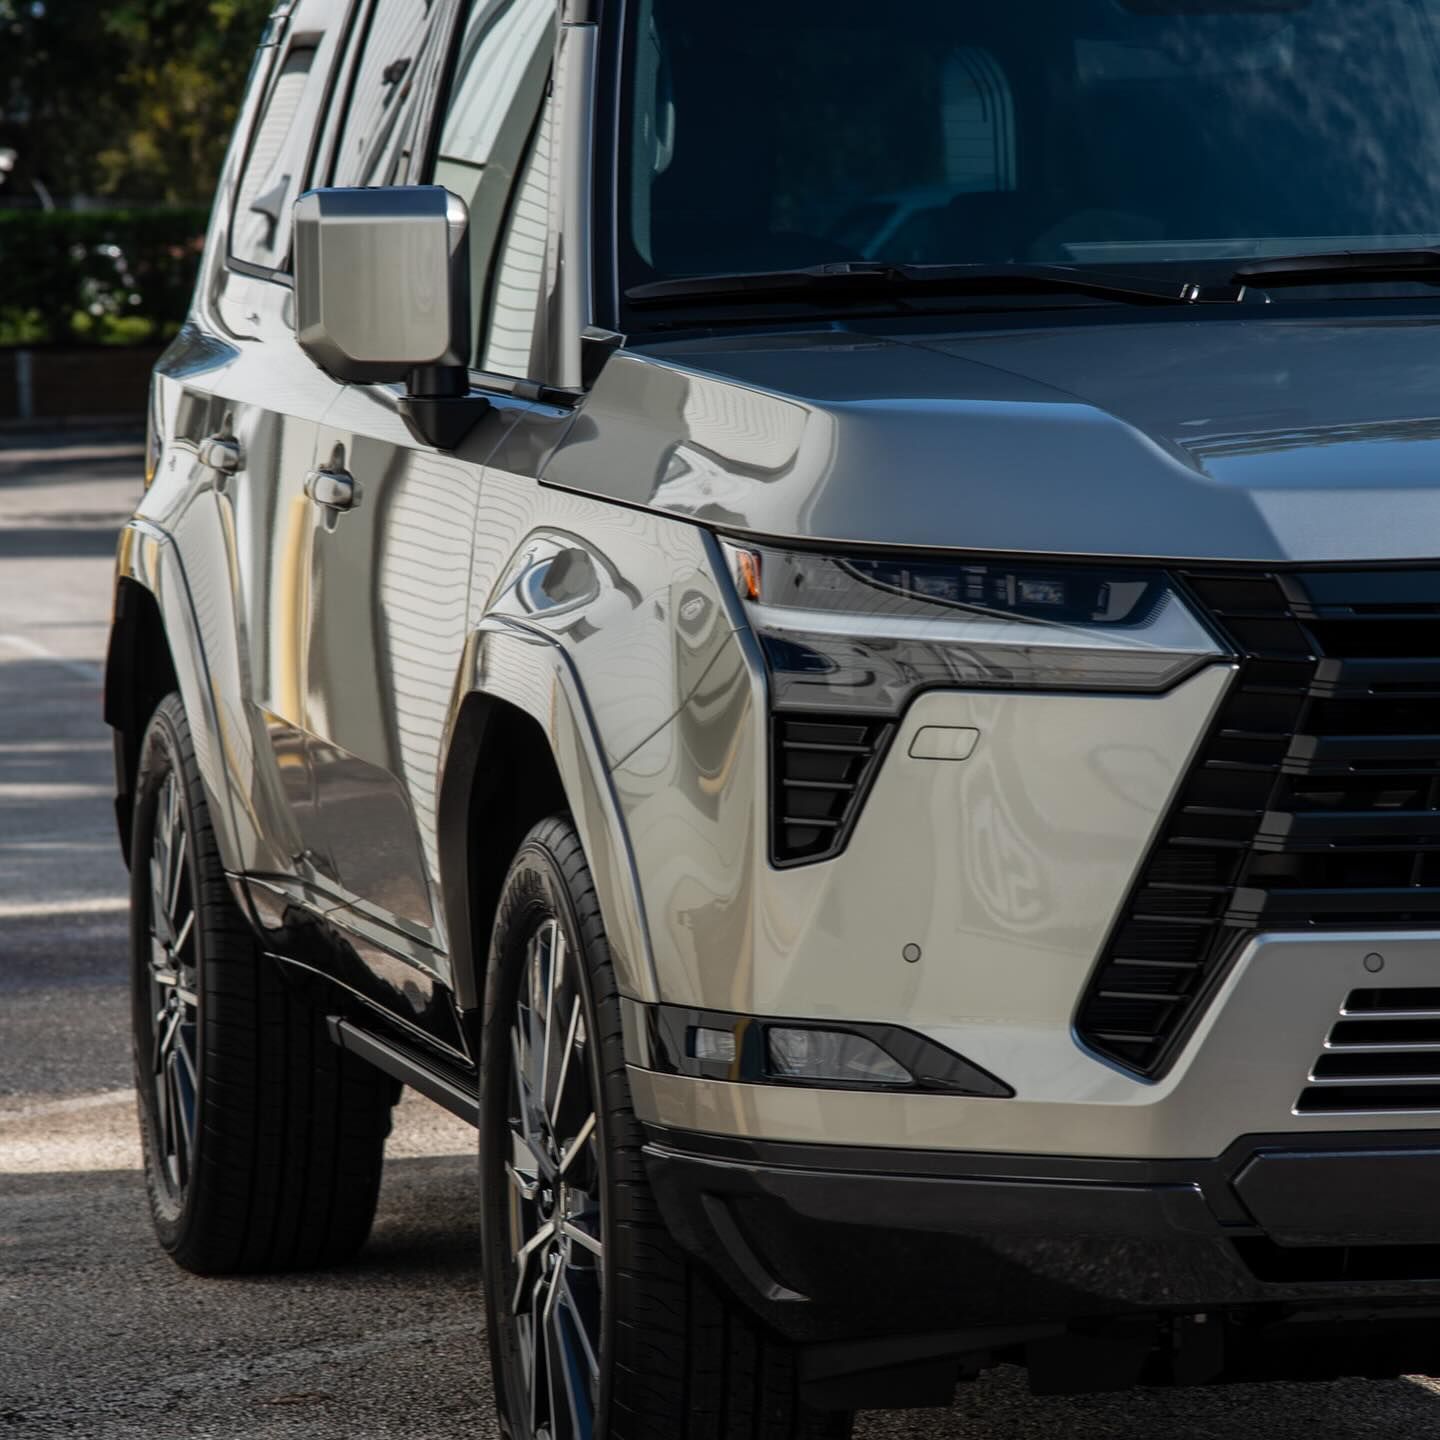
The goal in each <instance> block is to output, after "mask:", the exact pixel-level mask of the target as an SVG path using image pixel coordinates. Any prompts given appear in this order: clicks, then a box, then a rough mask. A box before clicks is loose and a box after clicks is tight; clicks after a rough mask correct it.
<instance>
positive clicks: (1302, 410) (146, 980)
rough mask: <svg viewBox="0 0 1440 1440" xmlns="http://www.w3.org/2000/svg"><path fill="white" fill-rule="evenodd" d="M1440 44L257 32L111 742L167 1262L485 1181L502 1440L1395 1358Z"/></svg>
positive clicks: (1437, 37) (1164, 15)
mask: <svg viewBox="0 0 1440 1440" xmlns="http://www.w3.org/2000/svg"><path fill="white" fill-rule="evenodd" d="M1437 57H1440V5H1436V4H1432V3H1429V0H1425V3H1415V0H1374V3H1371V4H1367V5H1364V6H1360V5H1356V4H1354V3H1353V0H1064V3H1061V0H1012V3H1008V4H1004V5H1001V4H992V5H957V4H955V3H954V0H891V3H889V4H887V5H883V6H877V5H875V4H873V3H871V0H824V3H823V4H818V3H816V4H812V3H810V0H791V3H788V4H786V3H776V0H730V3H727V4H723V5H721V4H704V3H701V0H561V3H558V4H557V0H469V3H464V0H291V3H287V4H282V5H281V7H280V8H279V10H278V11H277V12H276V14H275V17H274V19H273V20H272V21H271V24H270V27H269V30H268V32H267V34H266V36H265V38H264V43H263V44H262V46H261V49H260V52H259V55H258V57H257V60H256V64H255V69H254V75H253V79H252V81H251V84H250V88H249V93H248V95H247V97H246V99H245V102H244V107H243V110H242V113H241V118H240V122H239V126H238V129H237V131H236V141H235V145H234V148H233V151H232V154H231V157H230V160H229V163H228V165H227V167H226V170H225V172H224V175H223V178H222V181H221V184H220V188H219V194H218V199H217V202H216V207H215V214H214V221H213V224H212V226H211V230H210V236H209V242H208V246H207V249H206V253H205V259H204V265H203V273H202V276H201V280H200V284H199V287H198V290H197V293H196V296H195V301H194V309H193V312H192V314H191V317H190V320H189V323H188V325H187V326H186V328H185V329H184V332H183V333H182V334H181V336H180V337H179V339H178V340H177V341H176V342H175V344H174V346H173V347H172V348H171V349H170V351H169V353H168V354H167V355H166V356H165V358H164V360H163V361H162V362H161V364H160V366H159V368H158V370H157V372H156V377H155V384H154V391H153V402H152V414H151V424H150V442H149V455H148V472H147V476H146V491H145V495H144V498H143V500H142V502H141V504H140V506H139V508H138V510H137V511H136V514H135V516H134V519H133V520H132V521H131V522H130V524H129V525H128V526H127V528H126V529H125V531H124V534H123V537H122V539H121V543H120V552H119V567H118V589H117V595H116V609H115V617H116V618H115V626H114V633H113V641H112V649H111V658H110V666H109V676H108V684H107V707H108V718H109V721H110V723H111V724H112V726H113V727H114V730H115V737H116V758H117V772H118V781H119V799H118V813H119V819H120V828H121V835H122V839H123V843H124V845H125V848H126V853H127V856H128V859H129V861H130V865H131V870H132V873H133V876H134V891H133V913H134V922H133V939H134V966H133V976H134V991H133V993H134V1022H135V1056H136V1069H137V1074H138V1083H139V1089H140V1095H141V1115H142V1122H143V1128H144V1136H145V1153H146V1166H147V1169H146V1174H147V1177H148V1184H149V1190H150V1198H151V1203H152V1206H153V1210H154V1215H155V1224H156V1228H157V1231H158V1233H159V1237H160V1241H161V1243H162V1245H163V1246H164V1247H165V1249H166V1250H168V1251H169V1252H170V1253H171V1254H172V1255H173V1256H174V1257H175V1259H176V1260H177V1261H178V1262H179V1263H180V1264H182V1265H184V1266H186V1267H188V1268H190V1269H192V1270H196V1271H200V1272H203V1273H226V1272H234V1271H246V1270H259V1269H273V1268H283V1267H291V1266H310V1265H315V1264H320V1263H325V1262H333V1261H339V1260H343V1259H344V1258H346V1257H347V1256H349V1255H351V1254H353V1253H354V1251H355V1250H356V1249H357V1247H359V1246H360V1245H361V1244H362V1243H363V1241H364V1239H365V1235H366V1232H367V1229H368V1227H369V1225H370V1222H371V1217H372V1213H373V1211H374V1208H375V1200H376V1189H377V1184H378V1181H379V1175H380V1167H381V1159H382V1152H383V1147H384V1143H385V1135H386V1132H387V1129H388V1126H389V1118H390V1110H391V1106H392V1104H393V1102H394V1100H395V1098H396V1096H397V1094H398V1089H399V1085H401V1084H403V1085H408V1086H411V1087H413V1088H414V1089H415V1090H417V1091H420V1092H421V1093H423V1094H425V1095H428V1096H430V1097H431V1098H433V1099H434V1100H436V1101H438V1102H439V1103H440V1104H442V1105H444V1106H447V1107H449V1108H450V1109H451V1110H453V1111H455V1112H456V1113H457V1114H459V1115H462V1116H465V1117H468V1118H469V1119H471V1120H473V1121H475V1122H476V1124H477V1126H478V1130H479V1137H480V1139H479V1145H480V1156H481V1179H482V1184H483V1194H482V1196H481V1198H480V1209H481V1216H482V1226H483V1237H484V1265H485V1275H486V1286H485V1292H486V1307H487V1314H488V1323H489V1335H490V1341H491V1345H492V1347H493V1362H494V1376H495V1389H496V1394H497V1398H498V1404H499V1407H500V1411H501V1414H502V1416H503V1419H504V1423H505V1426H506V1433H507V1434H509V1435H511V1436H513V1437H515V1440H562V1437H594V1436H608V1437H611V1440H676V1437H682V1440H700V1437H704V1440H717V1437H723V1440H793V1437H811V1440H815V1437H834V1436H842V1435H844V1434H845V1433H846V1432H847V1430H848V1424H849V1422H848V1418H847V1416H848V1414H849V1412H852V1411H854V1410H855V1409H859V1408H867V1407H872V1406H882V1405H883V1406H892V1405H935V1404H944V1403H948V1402H949V1400H950V1399H951V1397H952V1395H953V1392H954V1387H955V1385H956V1382H957V1380H964V1379H967V1378H970V1377H973V1376H974V1375H976V1374H977V1373H979V1372H980V1371H981V1370H983V1369H984V1368H986V1367H988V1366H992V1365H996V1364H1001V1363H1019V1364H1023V1365H1025V1366H1027V1367H1028V1370H1029V1374H1030V1379H1031V1382H1032V1384H1033V1385H1034V1387H1035V1388H1036V1389H1038V1390H1040V1391H1045V1392H1052V1393H1053V1392H1070V1391H1082V1390H1091V1389H1105V1388H1111V1389H1113V1388H1123V1387H1127V1386H1130V1385H1134V1384H1137V1383H1144V1384H1192V1383H1205V1382H1211V1381H1216V1380H1222V1379H1236V1378H1249V1379H1254V1378H1265V1377H1292V1378H1297V1377H1298V1378H1303V1377H1320V1376H1332V1375H1337V1374H1347V1375H1389V1374H1395V1373H1398V1372H1403V1371H1408V1370H1414V1369H1421V1368H1426V1367H1432V1368H1433V1361H1434V1347H1435V1344H1436V1342H1437V1340H1440V1335H1437V1328H1440V1322H1437V1320H1436V1316H1437V1314H1440V1204H1437V1194H1440V1121H1437V1117H1440V561H1437V559H1436V558H1435V556H1436V554H1437V551H1440V540H1437V536H1440V418H1437V417H1440V300H1437V291H1436V285H1437V284H1440V167H1437V166H1436V165H1435V163H1434V156H1435V155H1436V154H1437V153H1440V145H1437V142H1440V58H1437Z"/></svg>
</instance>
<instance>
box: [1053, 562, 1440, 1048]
mask: <svg viewBox="0 0 1440 1440" xmlns="http://www.w3.org/2000/svg"><path fill="white" fill-rule="evenodd" d="M1183 578H1184V580H1185V582H1186V583H1187V585H1188V586H1189V588H1190V590H1191V591H1192V593H1193V594H1194V596H1195V597H1196V599H1197V600H1198V601H1199V602H1200V604H1201V606H1202V607H1203V608H1205V609H1207V610H1208V611H1209V613H1210V615H1211V617H1212V618H1213V620H1214V622H1215V624H1216V625H1217V627H1218V628H1219V629H1220V630H1221V631H1222V632H1224V633H1225V634H1226V635H1227V636H1228V637H1229V638H1230V640H1231V641H1232V643H1233V644H1234V646H1235V648H1236V650H1237V652H1238V653H1239V655H1240V656H1241V657H1242V658H1241V660H1240V673H1239V675H1238V677H1237V679H1236V682H1235V684H1234V686H1233V687H1232V688H1231V690H1230V692H1229V694H1228V695H1227V697H1226V699H1225V701H1224V702H1223V704H1222V707H1221V713H1220V715H1219V716H1218V718H1217V720H1216V723H1215V724H1214V726H1213V727H1212V729H1211V731H1210V734H1209V735H1208V737H1207V738H1206V740H1205V743H1204V744H1203V745H1202V747H1201V751H1200V754H1199V755H1198V756H1197V758H1196V760H1195V763H1194V765H1193V767H1192V769H1191V771H1190V774H1189V775H1188V776H1187V778H1186V781H1185V783H1184V785H1183V786H1182V788H1181V791H1180V794H1179V796H1178V798H1177V800H1176V802H1175V804H1174V806H1173V807H1172V809H1171V812H1170V814H1169V815H1168V816H1167V817H1166V820H1165V823H1164V825H1163V827H1162V829H1161V832H1160V835H1159V837H1158V839H1157V840H1156V842H1155V845H1154V847H1153V848H1152V850H1151V853H1150V855H1149V857H1148V859H1147V861H1146V864H1145V868H1144V871H1143V873H1142V875H1141V878H1140V881H1139V883H1138V884H1137V885H1136V887H1135V889H1134V891H1133V892H1132V894H1131V895H1130V897H1129V900H1128V901H1127V904H1126V908H1125V911H1124V913H1123V915H1122V917H1121V920H1120V922H1119V924H1118V925H1117V926H1116V928H1115V930H1114V933H1113V934H1112V935H1111V937H1110V940H1109V942H1108V944H1107V947H1106V951H1105V954H1104V956H1103V957H1102V960H1101V963H1100V965H1099V966H1098V968H1097V970H1096V973H1095V975H1094V976H1093V978H1092V980H1091V983H1090V986H1089V988H1088V990H1087V992H1086V994H1085V997H1084V999H1083V1001H1082V1003H1081V1007H1080V1012H1079V1016H1078V1020H1077V1026H1078V1030H1079V1033H1080V1035H1081V1037H1082V1039H1084V1041H1085V1042H1086V1044H1088V1045H1089V1046H1090V1047H1091V1048H1092V1049H1094V1050H1096V1051H1099V1052H1100V1053H1101V1054H1104V1055H1107V1056H1109V1057H1110V1058H1111V1059H1114V1060H1116V1061H1118V1062H1120V1063H1121V1064H1123V1065H1125V1066H1127V1067H1128V1068H1130V1069H1132V1070H1136V1071H1138V1072H1140V1073H1142V1074H1147V1075H1148V1074H1155V1073H1157V1072H1159V1071H1160V1070H1161V1069H1163V1067H1164V1065H1165V1064H1166V1063H1167V1061H1168V1060H1169V1059H1170V1058H1171V1056H1172V1055H1173V1052H1174V1049H1175V1047H1176V1045H1177V1044H1178V1043H1179V1042H1180V1041H1181V1040H1182V1039H1183V1038H1184V1035H1185V1034H1186V1032H1187V1029H1188V1025H1189V1022H1190V1021H1191V1020H1193V1019H1194V1018H1195V1017H1196V1016H1197V1015H1198V1013H1199V1010H1200V1007H1201V1006H1202V1004H1203V1002H1204V999H1205V997H1206V995H1207V994H1208V993H1209V991H1210V990H1211V988H1212V987H1213V985H1214V984H1215V982H1216V981H1217V980H1218V979H1219V978H1220V976H1221V975H1222V974H1223V972H1224V969H1225V967H1226V964H1227V962H1228V961H1229V960H1230V959H1231V958H1232V957H1233V956H1234V955H1235V954H1236V953H1237V952H1238V950H1239V948H1240V947H1241V945H1242V944H1243V941H1244V939H1245V938H1246V936H1247V935H1249V934H1250V933H1252V932H1253V931H1255V930H1256V929H1260V928H1263V929H1267V930H1296V929H1302V930H1303V929H1308V928H1312V927H1313V928H1344V927H1346V926H1351V927H1355V926H1364V927H1366V928H1374V927H1377V926H1387V925H1395V926H1405V925H1440V570H1434V569H1429V570H1420V569H1394V570H1366V571H1355V570H1335V571H1307V572H1303V573H1276V574H1250V575H1242V574H1219V573H1193V574H1187V575H1185V576H1184V577H1183Z"/></svg>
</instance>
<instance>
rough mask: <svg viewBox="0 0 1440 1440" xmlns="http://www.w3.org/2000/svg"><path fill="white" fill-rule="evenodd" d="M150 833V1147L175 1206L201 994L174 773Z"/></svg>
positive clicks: (196, 1074) (192, 1094)
mask: <svg viewBox="0 0 1440 1440" xmlns="http://www.w3.org/2000/svg"><path fill="white" fill-rule="evenodd" d="M153 836H154V838H153V845H152V850H151V854H150V915H149V920H150V1010H151V1016H152V1019H151V1037H152V1049H151V1061H150V1072H151V1077H152V1080H153V1084H154V1096H155V1102H154V1103H155V1115H154V1123H155V1144H156V1147H157V1149H158V1151H159V1158H160V1160H161V1165H160V1172H161V1179H162V1180H163V1182H164V1186H165V1191H166V1194H167V1196H168V1197H169V1199H170V1200H172V1201H173V1202H174V1203H175V1204H176V1205H179V1204H181V1203H183V1201H184V1198H185V1187H186V1185H187V1184H188V1183H189V1180H190V1162H191V1157H192V1156H193V1155H194V1153H195V1129H196V1101H197V1098H198V1096H199V1092H200V1067H199V1060H198V1056H197V1053H196V1035H197V1032H198V1029H199V1018H200V1017H199V1005H200V996H199V988H198V985H197V983H196V965H195V896H194V892H193V890H192V887H191V883H190V858H189V835H188V832H187V830H186V823H185V811H184V809H183V807H182V806H181V803H180V781H179V779H178V778H177V776H176V774H175V772H174V771H173V770H171V771H169V772H167V774H166V776H165V778H164V780H163V781H161V784H160V794H159V797H158V798H157V800H156V806H155V824H154V831H153Z"/></svg>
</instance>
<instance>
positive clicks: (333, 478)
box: [305, 470, 359, 510]
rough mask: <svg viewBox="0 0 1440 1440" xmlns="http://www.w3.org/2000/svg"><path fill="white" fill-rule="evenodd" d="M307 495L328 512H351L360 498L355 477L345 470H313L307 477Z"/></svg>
mask: <svg viewBox="0 0 1440 1440" xmlns="http://www.w3.org/2000/svg"><path fill="white" fill-rule="evenodd" d="M305 493H306V494H307V495H308V496H309V497H310V498H311V499H312V500H313V501H314V502H315V503H316V504H317V505H323V506H324V507H325V509H327V510H349V509H352V508H353V507H354V505H355V502H356V500H357V499H358V498H359V492H358V490H357V489H356V485H355V479H354V476H352V475H349V474H347V473H346V472H345V471H344V470H312V471H311V472H310V473H309V475H307V476H306V477H305Z"/></svg>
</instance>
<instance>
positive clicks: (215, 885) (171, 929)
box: [130, 695, 394, 1275]
mask: <svg viewBox="0 0 1440 1440" xmlns="http://www.w3.org/2000/svg"><path fill="white" fill-rule="evenodd" d="M167 837H168V838H167ZM176 837H178V843H177V838H176ZM172 854H173V856H174V857H176V863H175V864H173V865H171V863H170V859H169V856H170V855H172ZM157 894H158V895H159V898H158V899H157V898H156V896H157ZM130 917H131V918H130V950H131V998H132V1006H131V1010H132V1021H133V1024H132V1032H133V1038H134V1059H135V1085H136V1090H137V1092H138V1095H139V1110H140V1135H141V1142H142V1145H143V1147H144V1156H145V1182H146V1188H147V1189H148V1191H149V1195H150V1208H151V1213H152V1215H153V1217H154V1221H155V1232H156V1235H157V1237H158V1239H159V1241H160V1244H161V1246H162V1247H163V1248H164V1249H165V1250H166V1251H167V1252H168V1253H169V1254H170V1255H171V1257H172V1258H174V1259H175V1260H176V1261H177V1262H178V1263H179V1264H181V1265H183V1266H184V1267H185V1268H186V1269H187V1270H193V1271H196V1272H197V1273H200V1274H210V1275H217V1274H228V1273H234V1272H239V1271H258V1270H287V1269H301V1268H309V1267H312V1266H317V1265H328V1264H333V1263H335V1262H337V1261H341V1260H345V1259H347V1258H349V1257H350V1256H352V1255H353V1254H354V1253H355V1252H356V1251H357V1250H358V1249H359V1248H360V1246H361V1245H363V1244H364V1243H365V1237H366V1236H367V1234H368V1233H369V1230H370V1224H371V1221H372V1220H373V1218H374V1215H375V1204H376V1199H377V1197H378V1194H379V1188H380V1170H381V1165H382V1162H383V1158H384V1150H385V1137H386V1135H387V1134H388V1133H389V1130H390V1110H391V1106H392V1103H393V1100H394V1086H393V1083H392V1082H391V1081H389V1080H388V1079H386V1078H385V1077H384V1076H382V1075H381V1074H380V1073H379V1072H378V1071H376V1070H373V1069H371V1068H370V1067H369V1066H366V1065H364V1064H362V1063H361V1062H359V1061H357V1060H356V1059H355V1057H353V1056H350V1055H347V1054H345V1053H344V1052H343V1051H341V1050H340V1049H339V1048H338V1047H337V1046H335V1045H333V1044H332V1043H331V1042H330V1040H329V1037H328V1036H327V1035H326V1033H325V1030H324V1021H323V1017H322V1016H321V1014H320V1013H319V1011H318V1010H316V1009H315V1008H313V1007H312V1006H311V1005H310V1004H309V1003H308V1002H307V1001H306V999H305V997H304V996H303V995H302V994H301V993H300V992H298V991H297V990H295V989H292V988H291V986H290V985H289V984H287V982H286V981H285V979H284V978H283V977H282V975H281V974H280V970H279V966H278V965H277V964H276V963H275V962H274V961H273V960H270V959H269V958H268V957H266V956H265V955H264V954H263V952H262V951H261V950H260V948H259V946H258V944H257V942H256V937H255V934H254V932H253V931H252V929H251V928H250V926H249V924H248V923H247V921H246V919H245V917H244V915H243V914H242V913H241V911H240V909H239V907H238V905H237V904H236V903H235V900H234V898H233V896H232V895H231V892H230V887H229V884H228V882H227V880H226V878H225V872H224V869H223V867H222V865H221V862H220V855H219V851H218V850H217V848H216V843H215V832H214V829H213V828H212V826H211V823H210V816H209V811H208V808H207V806H206V801H205V793H204V789H203V786H202V785H201V781H200V773H199V770H198V768H197V766H196V763H195V749H194V745H193V743H192V740H191V735H190V728H189V726H188V724H187V723H186V719H185V711H184V708H183V706H182V705H181V703H180V697H179V696H178V695H171V696H169V697H168V698H167V699H165V700H164V701H162V702H161V704H160V706H159V708H158V709H157V710H156V712H155V715H154V718H153V719H152V720H151V722H150V726H149V729H148V730H147V731H146V733H145V739H144V742H143V744H142V747H141V753H140V764H139V771H138V774H137V777H136V782H135V816H134V831H133V835H132V848H131V887H130ZM187 917H188V918H187Z"/></svg>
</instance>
